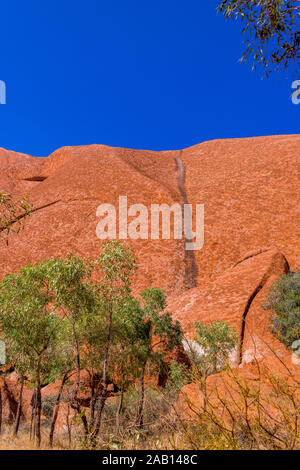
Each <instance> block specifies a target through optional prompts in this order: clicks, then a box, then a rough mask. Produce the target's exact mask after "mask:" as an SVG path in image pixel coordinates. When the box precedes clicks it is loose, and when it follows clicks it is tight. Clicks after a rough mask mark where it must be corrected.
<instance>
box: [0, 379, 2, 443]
mask: <svg viewBox="0 0 300 470" xmlns="http://www.w3.org/2000/svg"><path fill="white" fill-rule="evenodd" d="M1 429H2V392H1V388H0V434H1Z"/></svg>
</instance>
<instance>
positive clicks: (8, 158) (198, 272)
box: [0, 136, 300, 409]
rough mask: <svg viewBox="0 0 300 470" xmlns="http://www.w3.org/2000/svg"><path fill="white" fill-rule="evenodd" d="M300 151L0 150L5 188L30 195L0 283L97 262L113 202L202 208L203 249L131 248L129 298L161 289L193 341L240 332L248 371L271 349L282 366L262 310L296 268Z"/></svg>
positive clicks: (236, 144) (244, 144) (268, 143)
mask: <svg viewBox="0 0 300 470" xmlns="http://www.w3.org/2000/svg"><path fill="white" fill-rule="evenodd" d="M299 144H300V136H275V137H261V138H251V139H250V138H249V139H229V140H216V141H212V142H205V143H202V144H200V145H196V146H194V147H191V148H188V149H185V150H183V151H169V152H152V151H144V150H129V149H120V148H110V147H106V146H102V145H91V146H85V147H84V146H82V147H64V148H62V149H59V150H57V151H56V152H54V153H53V154H52V155H50V156H49V157H47V158H34V157H30V156H27V155H22V154H18V153H16V152H10V151H6V150H0V190H4V191H8V192H11V193H12V194H13V195H15V196H16V197H21V196H23V195H24V194H26V193H29V196H30V201H31V203H32V204H33V205H34V207H35V208H36V211H35V212H34V213H33V214H32V215H31V217H30V218H29V219H28V220H27V221H26V226H25V230H24V232H22V233H20V234H18V235H17V236H16V235H12V237H11V239H10V245H9V247H6V246H4V245H2V246H0V278H1V277H3V276H4V275H5V274H7V273H10V272H15V271H16V270H18V269H19V268H20V267H21V266H24V265H25V264H27V263H37V262H40V261H42V260H44V259H46V258H49V257H54V256H55V257H57V256H65V255H66V254H67V253H69V252H73V253H74V254H76V255H79V256H85V257H88V258H95V257H96V256H97V254H98V253H99V250H100V247H101V241H100V240H99V239H98V238H97V237H96V233H95V230H96V226H97V223H98V219H97V217H96V208H97V207H98V205H99V204H100V203H104V202H107V203H110V204H115V205H116V206H117V204H118V197H119V196H120V195H127V197H128V203H129V205H130V204H133V203H142V204H145V205H146V206H147V207H148V208H150V205H151V204H152V203H167V204H169V205H171V204H173V203H174V202H179V203H181V204H182V203H187V202H188V203H190V204H194V205H195V204H199V203H203V204H204V205H205V243H204V247H203V249H202V250H200V251H196V252H189V253H188V252H186V251H185V250H184V241H183V240H157V241H152V240H136V241H131V240H129V243H130V244H131V245H132V246H133V248H134V251H135V253H136V255H137V256H138V258H139V264H140V269H139V271H138V274H137V276H136V278H135V281H134V288H135V291H140V290H141V289H143V288H145V287H149V286H159V287H161V288H163V289H165V290H166V292H167V294H168V298H169V306H168V308H169V310H171V312H172V313H173V314H174V317H175V318H178V319H179V320H180V321H181V323H182V325H183V328H184V330H185V332H186V333H189V334H190V335H191V334H192V331H193V322H194V321H198V320H202V321H206V322H208V321H213V320H216V319H220V320H225V321H227V322H228V323H230V324H232V325H233V326H235V327H236V328H237V330H238V332H239V336H240V352H239V354H238V359H240V358H241V359H242V363H243V364H248V366H246V368H249V367H250V366H251V361H253V359H254V358H255V357H256V358H261V357H263V356H265V355H268V350H269V345H270V342H271V343H272V347H275V348H277V349H276V350H277V351H279V354H280V355H281V356H280V357H284V360H288V359H287V357H288V356H287V352H286V350H285V349H284V348H283V346H282V345H281V344H279V343H278V342H276V340H275V339H274V337H273V335H272V334H271V333H270V330H269V315H270V312H267V311H265V310H263V309H262V308H261V305H262V303H263V301H264V299H265V298H266V295H267V292H268V289H269V287H270V285H271V284H272V282H273V281H274V280H275V279H276V278H278V277H279V276H280V275H281V274H283V273H284V272H286V271H287V269H288V264H287V261H288V263H289V264H290V266H291V269H292V270H295V269H296V268H297V267H298V268H299V267H300V255H299V241H300V232H299V207H300V205H299V202H300V197H299V196H300V190H299V188H300V185H299V159H300V157H299ZM182 162H183V163H184V166H185V168H184V166H183V165H182ZM179 167H180V169H181V170H180V171H179ZM264 247H266V248H264ZM269 247H275V248H272V249H270V248H269ZM249 304H250V305H249ZM244 317H245V320H246V321H245V323H243V320H244ZM266 342H267V343H268V345H266ZM270 360H271V359H270ZM51 387H52V386H51ZM51 387H49V388H51ZM46 392H47V390H44V392H43V393H44V394H45V393H46ZM48 392H49V393H50V390H48ZM9 406H12V405H9ZM8 409H9V408H8Z"/></svg>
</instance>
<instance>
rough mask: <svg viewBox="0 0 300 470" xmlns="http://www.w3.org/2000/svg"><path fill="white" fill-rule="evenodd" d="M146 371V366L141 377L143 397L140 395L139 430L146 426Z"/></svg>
mask: <svg viewBox="0 0 300 470" xmlns="http://www.w3.org/2000/svg"><path fill="white" fill-rule="evenodd" d="M145 370H146V364H145V365H144V367H143V369H142V375H141V395H140V403H139V410H138V422H137V425H138V428H139V429H143V426H144V401H145Z"/></svg>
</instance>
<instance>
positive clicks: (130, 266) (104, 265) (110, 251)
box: [90, 240, 136, 442]
mask: <svg viewBox="0 0 300 470" xmlns="http://www.w3.org/2000/svg"><path fill="white" fill-rule="evenodd" d="M96 265H97V268H98V269H97V273H98V278H99V282H98V286H97V287H98V298H99V305H100V307H99V312H98V316H99V322H100V323H101V324H102V325H103V324H104V325H105V340H104V352H103V359H102V367H101V369H102V378H101V380H99V382H98V385H97V388H96V391H95V394H94V397H93V398H92V400H91V420H90V434H91V440H92V442H94V441H95V438H96V437H97V436H98V434H99V431H100V428H101V422H102V415H103V409H104V406H105V402H106V398H107V385H108V374H109V360H110V350H111V346H112V342H113V323H114V319H115V315H116V312H117V311H118V309H119V306H120V305H122V304H123V302H124V299H126V298H127V297H129V295H130V292H131V280H132V277H133V275H134V273H135V271H136V259H135V257H134V255H133V253H132V251H131V249H130V247H128V246H126V245H124V244H122V243H120V242H119V241H115V240H112V241H108V242H105V243H104V244H103V245H102V250H101V253H100V255H99V257H98V259H97V262H96ZM96 403H97V413H96V415H95V413H94V410H95V405H96Z"/></svg>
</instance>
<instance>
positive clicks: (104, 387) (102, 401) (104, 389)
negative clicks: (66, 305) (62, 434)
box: [91, 302, 113, 441]
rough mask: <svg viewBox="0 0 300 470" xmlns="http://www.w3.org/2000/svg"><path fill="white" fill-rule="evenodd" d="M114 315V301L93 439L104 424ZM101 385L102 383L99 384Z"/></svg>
mask: <svg viewBox="0 0 300 470" xmlns="http://www.w3.org/2000/svg"><path fill="white" fill-rule="evenodd" d="M112 316H113V308H112V303H111V302H110V306H109V325H108V332H107V338H106V345H105V354H104V361H103V375H102V389H101V392H100V405H99V409H98V413H97V420H96V425H95V429H94V431H93V432H92V435H91V438H92V441H94V439H95V438H96V437H97V436H98V434H99V431H100V428H101V424H102V413H103V409H104V405H105V401H106V394H107V368H108V358H109V349H110V343H111V332H112ZM99 385H100V384H99Z"/></svg>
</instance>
